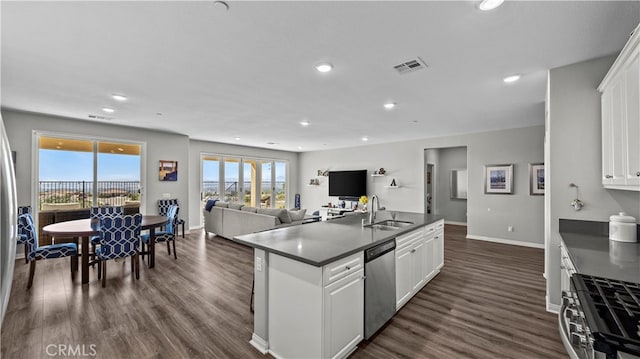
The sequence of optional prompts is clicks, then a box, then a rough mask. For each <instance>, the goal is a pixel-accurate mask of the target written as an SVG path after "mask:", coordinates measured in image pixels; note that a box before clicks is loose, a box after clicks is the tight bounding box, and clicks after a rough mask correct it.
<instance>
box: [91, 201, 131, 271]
mask: <svg viewBox="0 0 640 359" xmlns="http://www.w3.org/2000/svg"><path fill="white" fill-rule="evenodd" d="M123 214H124V208H123V207H120V206H116V207H91V210H90V212H89V218H91V220H92V221H93V222H95V223H98V222H99V221H100V220H101V219H102V218H106V217H110V218H113V217H119V216H122V215H123ZM89 240H90V242H91V262H90V263H89V265H91V266H93V265H94V264H96V263H97V261H96V255H95V253H96V246H97V245H98V244H100V236H99V235H96V236H91V238H89Z"/></svg>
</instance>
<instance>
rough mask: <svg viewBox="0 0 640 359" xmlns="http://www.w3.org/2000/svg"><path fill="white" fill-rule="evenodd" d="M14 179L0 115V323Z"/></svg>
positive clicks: (11, 239) (6, 291) (12, 230)
mask: <svg viewBox="0 0 640 359" xmlns="http://www.w3.org/2000/svg"><path fill="white" fill-rule="evenodd" d="M17 208H18V206H17V204H16V179H15V171H14V169H13V159H12V157H11V148H10V147H9V139H8V138H7V133H6V132H5V128H4V122H3V121H2V115H0V312H1V313H0V324H1V323H2V319H4V314H5V312H6V310H7V304H8V303H9V295H10V294H11V283H12V282H13V266H14V264H15V262H14V261H15V257H16V239H17V238H18V237H17V236H18V233H17V231H18V229H17V227H18V220H17V215H16V211H17Z"/></svg>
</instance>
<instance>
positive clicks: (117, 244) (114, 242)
mask: <svg viewBox="0 0 640 359" xmlns="http://www.w3.org/2000/svg"><path fill="white" fill-rule="evenodd" d="M99 228H100V229H99V232H100V247H99V248H98V249H97V250H96V257H97V258H98V279H102V287H103V288H104V287H105V286H106V284H107V261H108V260H109V259H116V258H126V257H131V272H132V273H134V272H135V275H136V279H140V260H139V254H138V246H139V243H140V231H141V229H142V215H141V214H140V213H136V214H133V215H126V216H119V217H104V218H101V219H100V226H99Z"/></svg>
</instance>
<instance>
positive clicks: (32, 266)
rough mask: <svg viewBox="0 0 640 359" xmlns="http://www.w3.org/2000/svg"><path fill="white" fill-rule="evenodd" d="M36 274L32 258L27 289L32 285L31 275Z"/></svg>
mask: <svg viewBox="0 0 640 359" xmlns="http://www.w3.org/2000/svg"><path fill="white" fill-rule="evenodd" d="M34 274H36V260H35V259H33V260H32V261H31V265H30V266H29V282H28V283H27V289H30V288H31V286H32V285H33V275H34Z"/></svg>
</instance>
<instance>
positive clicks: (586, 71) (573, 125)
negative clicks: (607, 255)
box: [546, 56, 640, 306]
mask: <svg viewBox="0 0 640 359" xmlns="http://www.w3.org/2000/svg"><path fill="white" fill-rule="evenodd" d="M614 60H615V57H614V56H609V57H604V58H600V59H595V60H591V61H586V62H581V63H577V64H573V65H569V66H564V67H559V68H555V69H552V70H550V71H549V94H548V101H549V103H548V111H549V114H548V120H547V121H548V122H547V133H548V141H549V143H548V149H547V152H548V153H547V155H546V157H547V158H548V160H547V178H546V181H547V184H546V190H547V195H548V196H549V197H548V199H547V200H548V201H550V207H549V208H550V210H549V211H548V216H549V220H548V223H549V224H548V225H549V227H550V228H549V229H548V231H547V233H548V236H547V240H546V261H547V262H546V268H547V273H546V276H547V297H548V304H550V305H551V306H554V305H555V306H557V305H559V304H560V262H559V261H560V254H559V250H558V244H559V243H560V235H559V233H558V219H559V218H570V219H580V220H593V221H602V222H608V221H609V216H610V215H612V214H615V213H617V212H620V211H625V212H627V213H628V214H630V215H632V216H634V217H636V218H640V193H639V192H632V191H619V190H608V189H604V188H603V187H602V182H601V176H602V152H601V151H602V145H601V143H602V139H601V135H602V130H601V108H600V94H599V93H598V91H597V87H598V85H599V84H600V82H601V81H602V78H603V77H604V75H605V74H606V73H607V71H608V70H609V67H611V64H612V63H613V61H614ZM570 183H575V184H576V185H578V186H580V199H581V200H582V201H584V203H585V204H586V205H585V207H584V208H583V209H582V210H581V211H579V212H576V211H574V210H573V208H572V207H571V206H569V203H571V201H572V200H573V199H575V189H574V188H570V187H569V184H570Z"/></svg>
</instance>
